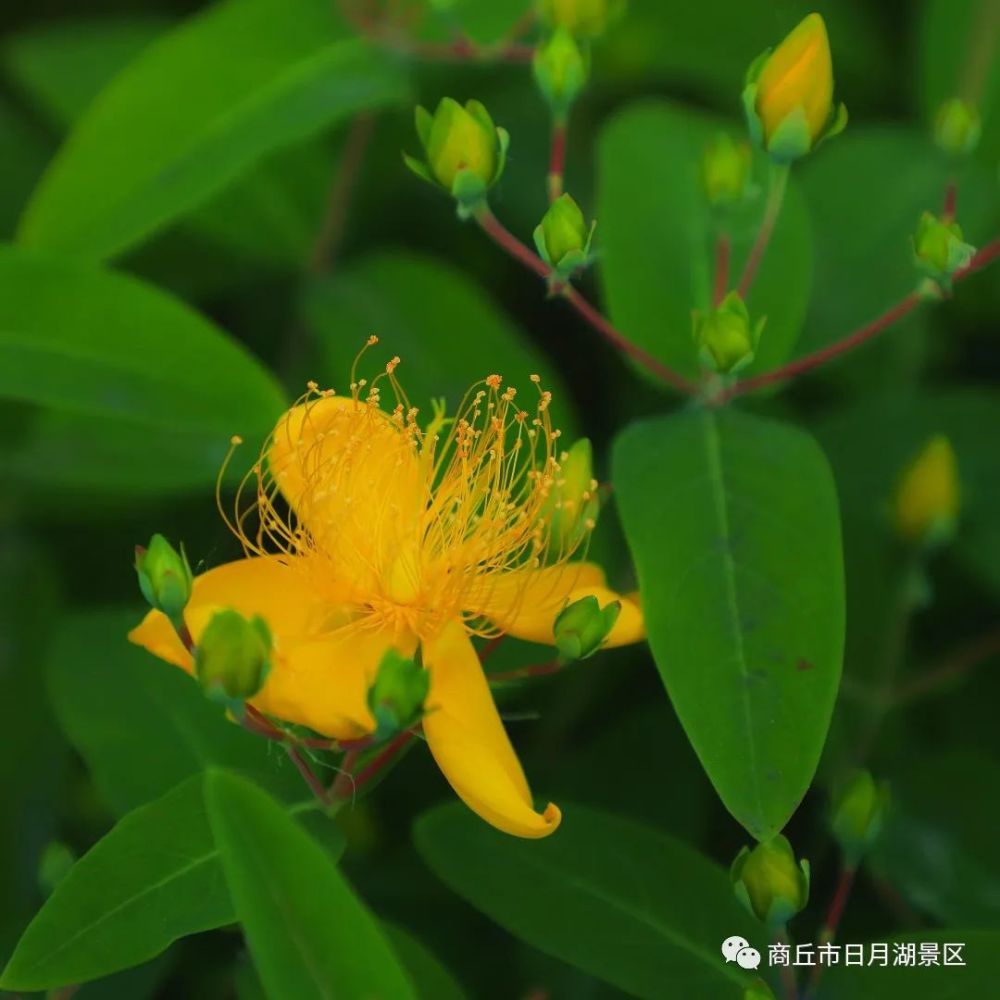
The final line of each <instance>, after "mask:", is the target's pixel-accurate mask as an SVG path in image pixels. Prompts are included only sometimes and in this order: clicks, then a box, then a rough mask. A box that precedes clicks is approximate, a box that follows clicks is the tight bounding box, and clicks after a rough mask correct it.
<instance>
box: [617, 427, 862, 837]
mask: <svg viewBox="0 0 1000 1000" xmlns="http://www.w3.org/2000/svg"><path fill="white" fill-rule="evenodd" d="M612 479H613V481H614V484H615V493H616V496H617V498H618V503H619V506H620V510H621V516H622V522H623V525H624V528H625V535H626V537H627V539H628V543H629V548H630V549H631V551H632V557H633V559H634V560H635V563H636V566H637V568H638V571H639V585H640V591H641V594H642V601H643V609H644V612H645V616H646V621H647V627H648V630H649V643H650V647H651V648H652V651H653V656H654V658H655V660H656V664H657V667H658V668H659V670H660V674H661V676H662V678H663V682H664V684H665V685H666V688H667V691H668V692H669V694H670V697H671V700H672V701H673V703H674V707H675V709H676V710H677V714H678V716H679V718H680V720H681V723H682V725H683V726H684V729H685V731H686V732H687V735H688V738H689V739H690V741H691V744H692V746H693V747H694V749H695V751H696V753H697V754H698V756H699V758H700V759H701V762H702V765H703V766H704V768H705V770H706V772H707V773H708V776H709V778H710V779H711V781H712V784H713V785H714V786H715V789H716V791H717V792H718V793H719V796H720V798H721V799H722V801H723V803H724V804H725V805H726V808H728V809H729V811H730V812H731V813H732V814H733V816H734V817H735V818H736V819H737V820H739V822H740V823H742V824H743V826H744V827H746V829H747V830H748V831H749V832H750V833H751V834H753V836H755V837H757V838H758V839H761V840H765V839H768V838H769V837H772V836H773V835H774V834H776V833H777V832H778V831H780V830H781V828H782V827H783V826H784V825H785V823H787V822H788V819H789V818H790V817H791V815H792V813H793V812H794V811H795V809H796V808H797V806H798V804H799V802H800V801H801V799H802V797H803V795H805V793H806V790H807V789H808V787H809V784H810V782H811V781H812V778H813V775H814V773H815V771H816V765H817V763H818V761H819V756H820V751H821V750H822V747H823V743H824V740H825V738H826V732H827V729H828V727H829V724H830V716H831V713H832V711H833V705H834V701H835V698H836V694H837V686H838V683H839V680H840V670H841V660H842V655H843V644H844V581H843V560H842V555H841V543H840V517H839V512H838V507H837V494H836V490H835V488H834V484H833V479H832V477H831V475H830V469H829V466H828V465H827V462H826V459H825V458H824V457H823V454H822V452H821V451H820V450H819V448H818V447H817V446H816V444H815V442H814V441H813V440H812V439H811V438H810V437H808V435H806V434H804V433H803V432H802V431H799V430H796V429H794V428H792V427H788V426H785V425H783V424H779V423H776V422H773V421H770V420H762V419H759V418H756V417H750V416H747V415H745V414H742V413H739V412H712V411H700V412H689V413H684V414H679V415H676V416H668V417H660V418H656V419H653V420H648V421H644V422H642V423H639V424H635V425H633V426H632V427H630V428H629V429H628V430H626V431H625V432H624V434H622V435H621V437H620V438H619V439H618V441H617V442H616V445H615V450H614V462H613V475H612Z"/></svg>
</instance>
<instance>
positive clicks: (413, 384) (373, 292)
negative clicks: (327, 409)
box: [303, 253, 575, 437]
mask: <svg viewBox="0 0 1000 1000" xmlns="http://www.w3.org/2000/svg"><path fill="white" fill-rule="evenodd" d="M303 311H304V316H305V320H306V323H307V325H308V326H309V327H310V329H311V330H312V331H313V333H314V335H315V337H316V339H317V347H318V355H319V361H320V367H321V371H322V373H323V376H324V378H326V379H328V380H329V382H330V384H332V385H333V386H335V387H337V388H340V387H341V386H343V385H345V384H346V383H347V382H348V381H349V375H350V371H351V364H352V362H353V359H354V357H355V356H356V355H357V353H358V350H359V349H360V348H361V347H362V346H363V344H364V342H365V338H366V337H367V336H368V335H369V334H371V333H376V334H378V336H379V338H380V340H381V344H380V345H379V348H378V351H379V352H380V353H379V354H378V358H379V362H380V363H378V364H376V365H374V366H373V368H374V370H375V371H378V370H379V369H380V368H381V367H382V365H384V363H385V360H387V359H388V358H389V357H391V356H392V355H394V354H395V355H399V356H400V357H401V358H402V364H401V365H400V366H399V369H398V372H397V374H398V377H399V380H400V381H401V382H402V384H403V387H404V389H405V390H406V393H407V395H408V396H409V398H410V400H411V401H412V402H413V404H414V405H415V406H419V407H420V408H421V410H422V412H424V413H430V403H431V400H432V399H438V398H441V397H444V398H445V399H446V400H447V402H448V403H449V404H450V406H451V407H452V408H454V407H456V406H457V405H458V404H459V403H460V402H461V401H462V398H463V397H464V395H465V392H466V390H467V389H468V388H469V386H470V385H472V383H473V382H477V381H480V380H481V379H484V378H485V377H486V376H487V375H490V374H491V373H493V372H499V373H500V374H501V375H503V376H504V377H505V379H506V381H507V382H508V383H509V384H512V385H514V386H519V387H520V388H521V392H522V393H524V394H526V395H527V394H528V393H529V392H532V391H534V387H533V386H532V385H531V383H530V382H529V381H528V376H529V375H531V374H533V373H537V374H539V375H541V376H542V380H543V382H544V383H545V386H546V388H548V389H551V390H552V392H553V397H554V402H553V412H554V414H555V418H554V419H555V420H556V423H557V424H558V425H559V426H560V427H562V429H563V432H564V434H565V435H566V436H567V437H570V436H571V434H572V428H573V424H574V423H575V421H574V420H573V418H572V406H571V403H570V397H569V394H568V392H567V390H566V387H565V385H564V384H563V383H562V380H561V378H560V377H559V375H558V373H557V371H556V369H555V367H554V366H553V365H552V363H551V362H549V361H547V360H546V358H545V356H544V355H543V354H542V352H541V351H539V350H538V348H537V347H535V346H534V345H533V344H532V343H531V341H530V340H528V338H527V337H526V336H525V335H524V334H523V333H522V332H521V331H520V330H518V329H517V327H516V326H514V324H513V323H512V322H511V321H510V320H509V319H508V318H507V317H506V316H505V315H504V313H503V312H502V311H501V310H500V309H499V308H498V306H497V305H496V303H494V302H492V301H490V299H489V297H488V296H487V295H486V294H485V293H484V292H483V291H481V290H480V289H479V288H477V287H476V285H475V284H474V283H472V282H471V281H470V280H469V279H468V278H467V277H466V276H465V275H463V274H462V272H461V271H460V270H458V269H457V268H453V267H451V266H449V265H447V264H444V263H441V262H440V261H436V260H434V259H433V258H430V257H421V256H415V255H406V256H402V255H399V254H388V253H386V254H379V255H378V256H374V257H368V258H366V259H365V260H363V261H362V262H361V263H359V264H356V265H354V266H352V267H350V268H347V269H345V270H344V271H342V272H341V273H339V274H337V275H336V276H335V277H334V278H332V279H327V280H322V281H318V282H316V283H315V284H313V285H311V286H310V287H309V288H308V289H307V292H306V295H305V298H304V301H303ZM383 355H384V356H385V357H383Z"/></svg>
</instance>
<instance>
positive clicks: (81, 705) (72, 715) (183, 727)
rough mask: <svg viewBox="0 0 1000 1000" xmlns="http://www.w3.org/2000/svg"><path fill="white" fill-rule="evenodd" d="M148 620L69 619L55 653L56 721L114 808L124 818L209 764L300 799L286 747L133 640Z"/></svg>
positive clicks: (102, 614)
mask: <svg viewBox="0 0 1000 1000" xmlns="http://www.w3.org/2000/svg"><path fill="white" fill-rule="evenodd" d="M142 613H143V612H142V611H141V610H138V609H136V610H113V611H98V612H89V613H88V612H84V613H80V614H77V615H74V616H71V617H67V618H64V619H62V620H61V621H60V622H59V625H58V627H57V629H56V632H55V635H54V636H53V637H52V645H51V647H50V650H49V654H48V679H49V690H50V692H51V696H52V702H53V704H54V706H55V709H56V713H57V714H58V716H59V721H60V723H61V724H62V727H63V729H64V731H65V732H66V734H67V735H68V736H69V738H70V739H71V740H72V742H73V745H74V746H75V747H76V748H77V750H79V752H80V753H81V754H82V756H83V758H84V760H85V761H86V762H87V765H88V767H89V768H90V772H91V775H92V777H93V779H94V782H95V784H96V785H97V787H98V789H99V790H100V792H101V794H102V795H103V796H104V798H105V799H106V800H107V802H108V803H109V805H110V806H111V807H112V809H113V810H114V811H115V812H116V813H117V814H118V815H122V814H124V813H126V812H128V811H129V810H130V809H134V808H135V807H136V806H140V805H143V804H144V803H146V802H149V801H151V800H153V799H156V798H158V797H159V796H161V795H163V794H164V793H166V792H168V791H169V790H170V789H171V788H173V787H174V786H175V785H177V784H178V783H179V782H181V781H182V780H183V779H184V778H187V777H190V776H191V775H194V774H197V773H199V772H200V771H203V770H204V769H205V768H206V767H208V766H209V765H212V764H215V765H219V766H225V767H230V768H234V769H238V770H240V771H243V772H245V773H247V774H249V775H252V776H253V777H254V778H255V779H256V780H258V781H261V782H262V783H263V784H265V785H266V786H267V787H269V788H271V789H273V790H275V791H279V792H281V793H283V794H284V795H285V796H286V797H292V796H297V797H299V798H301V796H302V794H303V793H304V791H305V786H304V785H303V783H302V780H301V778H300V777H299V775H298V772H297V771H296V770H295V768H294V767H292V765H291V764H290V762H289V761H287V760H286V759H285V754H284V752H283V751H282V750H280V749H279V748H277V747H275V746H274V745H273V744H271V743H269V742H268V741H267V740H264V739H261V738H260V737H259V736H253V735H251V734H250V733H248V732H246V731H245V730H243V729H241V728H240V727H239V726H237V725H235V724H234V723H232V722H230V721H229V720H228V719H226V717H225V713H224V711H223V710H222V709H221V707H220V706H218V705H215V704H213V703H211V702H209V701H208V700H207V699H206V698H205V697H204V696H203V695H202V693H201V689H200V688H199V687H198V685H197V684H196V683H195V682H194V681H193V680H192V679H191V677H189V676H188V675H187V674H185V673H184V672H183V671H182V670H179V669H178V668H177V667H174V666H171V665H169V664H166V663H163V662H161V661H159V660H156V659H154V658H153V657H152V656H151V655H150V654H149V653H147V652H146V651H145V650H143V649H140V648H138V647H137V646H133V645H132V644H131V643H129V641H128V640H127V639H126V634H127V632H128V630H129V629H131V628H134V627H135V625H137V624H138V623H139V621H141V618H142Z"/></svg>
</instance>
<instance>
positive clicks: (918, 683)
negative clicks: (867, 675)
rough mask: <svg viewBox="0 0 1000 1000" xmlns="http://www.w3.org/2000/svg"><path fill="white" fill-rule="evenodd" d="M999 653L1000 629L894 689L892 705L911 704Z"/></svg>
mask: <svg viewBox="0 0 1000 1000" xmlns="http://www.w3.org/2000/svg"><path fill="white" fill-rule="evenodd" d="M997 653H1000V629H997V630H994V631H992V632H988V633H987V634H986V635H983V636H980V637H979V638H978V639H974V640H973V641H972V642H970V643H968V644H967V645H965V646H962V647H961V648H959V649H958V651H957V652H955V653H953V654H952V655H951V656H949V657H947V658H946V659H945V661H944V663H943V664H941V665H940V666H938V667H935V668H934V669H932V670H928V671H926V672H925V673H923V674H921V675H920V676H918V677H915V678H914V679H913V680H912V681H910V682H909V683H908V684H903V685H901V686H900V687H898V688H897V689H896V692H895V696H894V703H895V704H898V703H899V702H905V701H910V700H911V699H913V698H919V697H920V696H921V695H923V694H928V693H930V692H932V691H936V690H937V689H938V688H940V687H941V686H942V685H945V684H947V683H949V682H950V681H954V680H958V679H959V678H960V677H964V676H965V675H966V674H967V673H969V671H971V670H973V669H975V668H976V667H978V666H979V664H980V663H982V662H984V661H985V660H988V659H989V658H990V657H991V656H995V655H996V654H997Z"/></svg>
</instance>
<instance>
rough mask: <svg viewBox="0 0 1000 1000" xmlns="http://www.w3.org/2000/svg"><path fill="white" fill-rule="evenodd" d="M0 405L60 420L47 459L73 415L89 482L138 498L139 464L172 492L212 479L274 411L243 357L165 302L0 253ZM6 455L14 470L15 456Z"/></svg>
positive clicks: (92, 276)
mask: <svg viewBox="0 0 1000 1000" xmlns="http://www.w3.org/2000/svg"><path fill="white" fill-rule="evenodd" d="M0 399H6V400H13V401H17V402H20V403H26V404H32V405H33V406H35V407H40V408H42V409H43V410H44V411H46V412H47V413H54V414H60V415H63V416H66V417H68V418H70V419H68V420H64V421H60V420H58V419H56V420H55V421H54V422H55V425H56V426H55V428H54V429H55V430H56V432H57V434H56V437H55V438H54V440H52V441H50V442H48V444H49V446H51V447H54V448H55V449H56V453H57V456H58V452H59V447H60V439H59V437H58V429H59V426H60V423H61V425H62V426H63V427H64V428H66V429H68V430H69V431H70V432H71V433H72V431H73V428H74V423H75V420H76V418H77V417H81V418H82V419H83V421H84V422H85V425H86V429H87V433H86V435H81V436H78V437H77V438H75V439H74V443H75V444H76V445H77V446H78V447H79V448H80V449H82V451H81V452H80V453H77V454H76V455H75V456H74V462H75V464H76V467H78V468H80V469H81V471H82V473H83V475H84V476H85V477H87V478H88V479H89V480H90V481H92V482H94V483H95V484H99V483H100V482H101V479H100V477H99V476H98V475H97V474H96V473H97V471H98V470H101V471H105V470H106V471H107V472H108V474H109V480H110V481H112V482H114V481H119V482H120V481H121V480H123V479H124V480H125V481H126V482H129V483H131V485H133V486H135V487H137V488H139V489H142V488H147V484H146V483H145V481H144V479H143V474H144V471H145V468H146V467H147V466H148V465H149V464H156V465H157V466H158V467H159V470H160V471H159V475H158V477H157V480H158V481H159V482H163V481H164V480H165V481H167V482H169V483H170V484H171V485H173V487H174V488H175V489H179V488H184V487H190V486H194V485H198V486H203V485H208V484H209V483H212V482H214V480H215V478H216V476H217V474H218V470H219V467H220V465H221V462H222V459H223V457H224V455H225V453H226V450H227V448H228V447H229V439H230V437H231V436H232V435H233V434H240V435H242V436H243V437H245V438H247V439H248V440H249V441H251V442H253V441H254V440H255V439H260V438H263V437H264V435H266V434H267V432H268V431H269V430H270V428H271V426H273V422H274V420H275V419H276V417H277V415H278V414H279V413H280V412H281V410H282V408H283V406H284V401H283V395H282V392H281V390H280V388H279V387H278V385H277V383H276V382H275V380H274V379H273V378H272V377H271V375H270V374H269V373H268V372H266V371H265V370H264V369H263V367H262V366H261V365H260V364H259V363H258V362H257V361H256V360H255V359H254V358H253V357H252V356H251V355H250V354H249V352H247V351H246V349H245V348H243V347H242V346H240V345H239V344H237V343H236V342H235V341H233V340H232V339H230V338H229V337H228V336H227V335H226V334H225V333H223V332H222V331H221V330H219V329H218V328H217V327H216V326H214V325H213V324H211V323H210V322H208V321H207V320H206V319H204V318H202V317H201V316H199V315H198V314H197V313H195V312H193V311H192V310H190V309H189V308H188V307H186V306H184V305H183V304H181V303H180V302H178V301H176V300H175V299H173V298H171V297H170V296H168V295H166V294H164V293H163V292H160V291H158V290H156V289H154V288H151V287H149V286H147V285H144V284H143V283H141V282H138V281H136V280H134V279H132V278H128V277H125V276H123V275H117V274H113V273H110V272H107V271H103V270H100V269H99V268H96V267H92V266H90V265H84V264H77V263H71V262H67V261H59V260H55V259H50V258H48V257H45V256H41V255H39V254H37V253H35V252H31V251H25V250H20V249H16V248H12V247H0ZM30 427H31V424H30V422H28V424H27V428H28V437H29V440H30V433H31V432H30ZM119 429H122V433H123V434H124V435H125V440H127V441H128V443H129V445H131V446H132V447H134V448H135V449H136V452H135V455H133V456H131V457H132V458H134V459H136V462H135V465H134V466H131V467H130V466H129V465H128V464H125V465H124V466H123V465H122V464H121V463H122V462H123V461H125V462H126V463H127V462H128V459H129V457H130V456H129V455H128V453H127V451H126V450H125V449H123V448H121V447H119V448H117V449H116V448H115V444H114V443H115V442H116V441H117V440H118V430H119ZM105 435H107V438H108V439H110V440H108V439H106V438H105ZM46 443H47V442H46V440H45V438H42V439H41V444H42V446H43V450H44V446H45V445H46ZM123 452H124V453H123ZM9 455H10V457H9V458H8V457H6V456H5V461H10V462H11V464H13V465H16V464H17V449H16V448H12V449H11V450H10V453H9ZM173 456H177V457H178V462H177V465H176V468H173V467H172V466H171V464H170V463H171V460H172V457H173ZM150 460H152V462H151V461H150ZM29 473H30V470H29ZM174 473H176V476H175V475H173V474H174ZM44 475H45V472H44V470H41V476H43V477H44ZM54 475H56V476H57V477H59V476H62V475H63V473H62V471H61V470H56V471H55V472H54Z"/></svg>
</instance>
